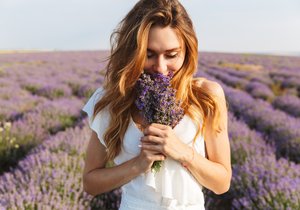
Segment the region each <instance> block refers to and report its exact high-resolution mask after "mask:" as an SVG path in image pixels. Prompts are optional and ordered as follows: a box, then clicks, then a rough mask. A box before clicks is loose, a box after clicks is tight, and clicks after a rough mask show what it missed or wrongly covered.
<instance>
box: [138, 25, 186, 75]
mask: <svg viewBox="0 0 300 210" xmlns="http://www.w3.org/2000/svg"><path fill="white" fill-rule="evenodd" d="M182 43H183V42H182V41H181V39H180V38H179V37H178V36H177V34H176V32H175V30H174V29H172V28H171V27H169V26H168V27H164V28H162V27H160V26H153V27H151V29H150V32H149V37H148V45H147V58H146V62H145V66H144V71H145V72H146V73H161V74H163V75H167V74H168V72H169V71H173V72H174V73H175V71H177V70H179V69H180V68H181V66H182V64H183V62H184V58H185V46H184V45H183V44H182Z"/></svg>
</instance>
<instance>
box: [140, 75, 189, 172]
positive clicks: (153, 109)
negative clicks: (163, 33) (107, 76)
mask: <svg viewBox="0 0 300 210" xmlns="http://www.w3.org/2000/svg"><path fill="white" fill-rule="evenodd" d="M172 77H173V72H169V74H168V75H167V76H164V75H163V74H160V73H156V74H147V73H142V75H141V76H140V78H139V79H138V81H137V83H136V86H135V88H136V92H137V98H136V100H135V105H136V107H137V108H138V110H140V112H141V113H142V114H143V115H144V117H145V119H146V121H147V123H148V124H151V123H159V124H163V125H168V126H171V127H172V128H174V127H175V126H176V125H177V124H178V123H179V121H180V120H181V119H182V118H183V116H184V110H183V108H181V102H180V101H176V95H175V94H176V90H175V89H173V88H172V87H171V83H170V81H171V79H172ZM161 165H162V161H155V162H154V163H153V165H152V167H151V170H152V172H158V171H159V169H160V167H161Z"/></svg>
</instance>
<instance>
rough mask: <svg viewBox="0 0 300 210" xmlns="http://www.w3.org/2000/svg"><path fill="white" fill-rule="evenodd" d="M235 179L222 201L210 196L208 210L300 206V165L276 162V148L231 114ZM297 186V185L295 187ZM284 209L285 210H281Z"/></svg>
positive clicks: (285, 161)
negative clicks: (224, 207)
mask: <svg viewBox="0 0 300 210" xmlns="http://www.w3.org/2000/svg"><path fill="white" fill-rule="evenodd" d="M229 137H230V144H231V157H232V166H233V177H232V183H231V188H230V191H229V192H228V193H227V195H226V196H223V199H220V197H216V196H213V194H211V193H209V192H207V194H206V195H207V197H206V207H207V208H208V209H219V208H221V207H223V206H224V205H226V206H228V209H229V208H230V209H277V207H280V208H279V209H289V208H290V209H297V208H299V202H300V185H299V183H300V164H294V163H292V162H289V161H287V160H286V159H283V158H281V159H279V160H276V156H275V154H274V150H275V149H274V147H273V146H270V145H267V144H266V142H265V140H264V139H263V138H262V135H261V134H260V133H258V132H255V131H251V130H250V129H249V128H248V126H247V125H246V124H245V123H243V122H242V121H238V120H236V118H235V117H233V116H232V114H229ZM295 184H296V185H295ZM282 207H285V208H282Z"/></svg>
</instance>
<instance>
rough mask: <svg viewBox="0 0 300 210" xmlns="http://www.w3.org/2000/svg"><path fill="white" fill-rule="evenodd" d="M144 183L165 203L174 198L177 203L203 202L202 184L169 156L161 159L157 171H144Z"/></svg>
mask: <svg viewBox="0 0 300 210" xmlns="http://www.w3.org/2000/svg"><path fill="white" fill-rule="evenodd" d="M199 140H200V139H198V141H199ZM195 149H196V148H195ZM196 150H197V149H196ZM145 184H146V185H148V186H149V187H152V188H153V189H154V190H155V191H156V192H157V193H159V194H160V195H161V196H162V197H163V198H164V200H165V202H167V203H168V202H172V200H176V201H177V203H178V204H179V205H195V204H199V203H204V197H203V192H202V186H201V185H200V184H199V183H198V182H197V181H196V179H195V178H194V177H193V175H192V174H191V173H190V172H189V171H188V170H187V169H186V168H184V167H183V166H182V165H181V164H180V163H179V162H177V161H175V160H173V159H171V158H167V159H165V160H164V161H163V164H162V167H161V168H160V170H159V172H157V173H154V172H151V171H150V172H148V173H146V174H145Z"/></svg>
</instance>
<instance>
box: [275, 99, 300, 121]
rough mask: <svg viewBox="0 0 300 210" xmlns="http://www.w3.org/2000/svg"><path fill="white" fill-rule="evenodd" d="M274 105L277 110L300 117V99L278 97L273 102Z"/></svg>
mask: <svg viewBox="0 0 300 210" xmlns="http://www.w3.org/2000/svg"><path fill="white" fill-rule="evenodd" d="M272 105H273V106H274V107H275V108H277V109H281V110H283V111H285V112H287V113H289V114H290V115H293V116H295V117H300V99H299V98H298V97H297V96H294V95H283V96H278V97H277V98H275V100H274V101H273V102H272Z"/></svg>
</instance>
